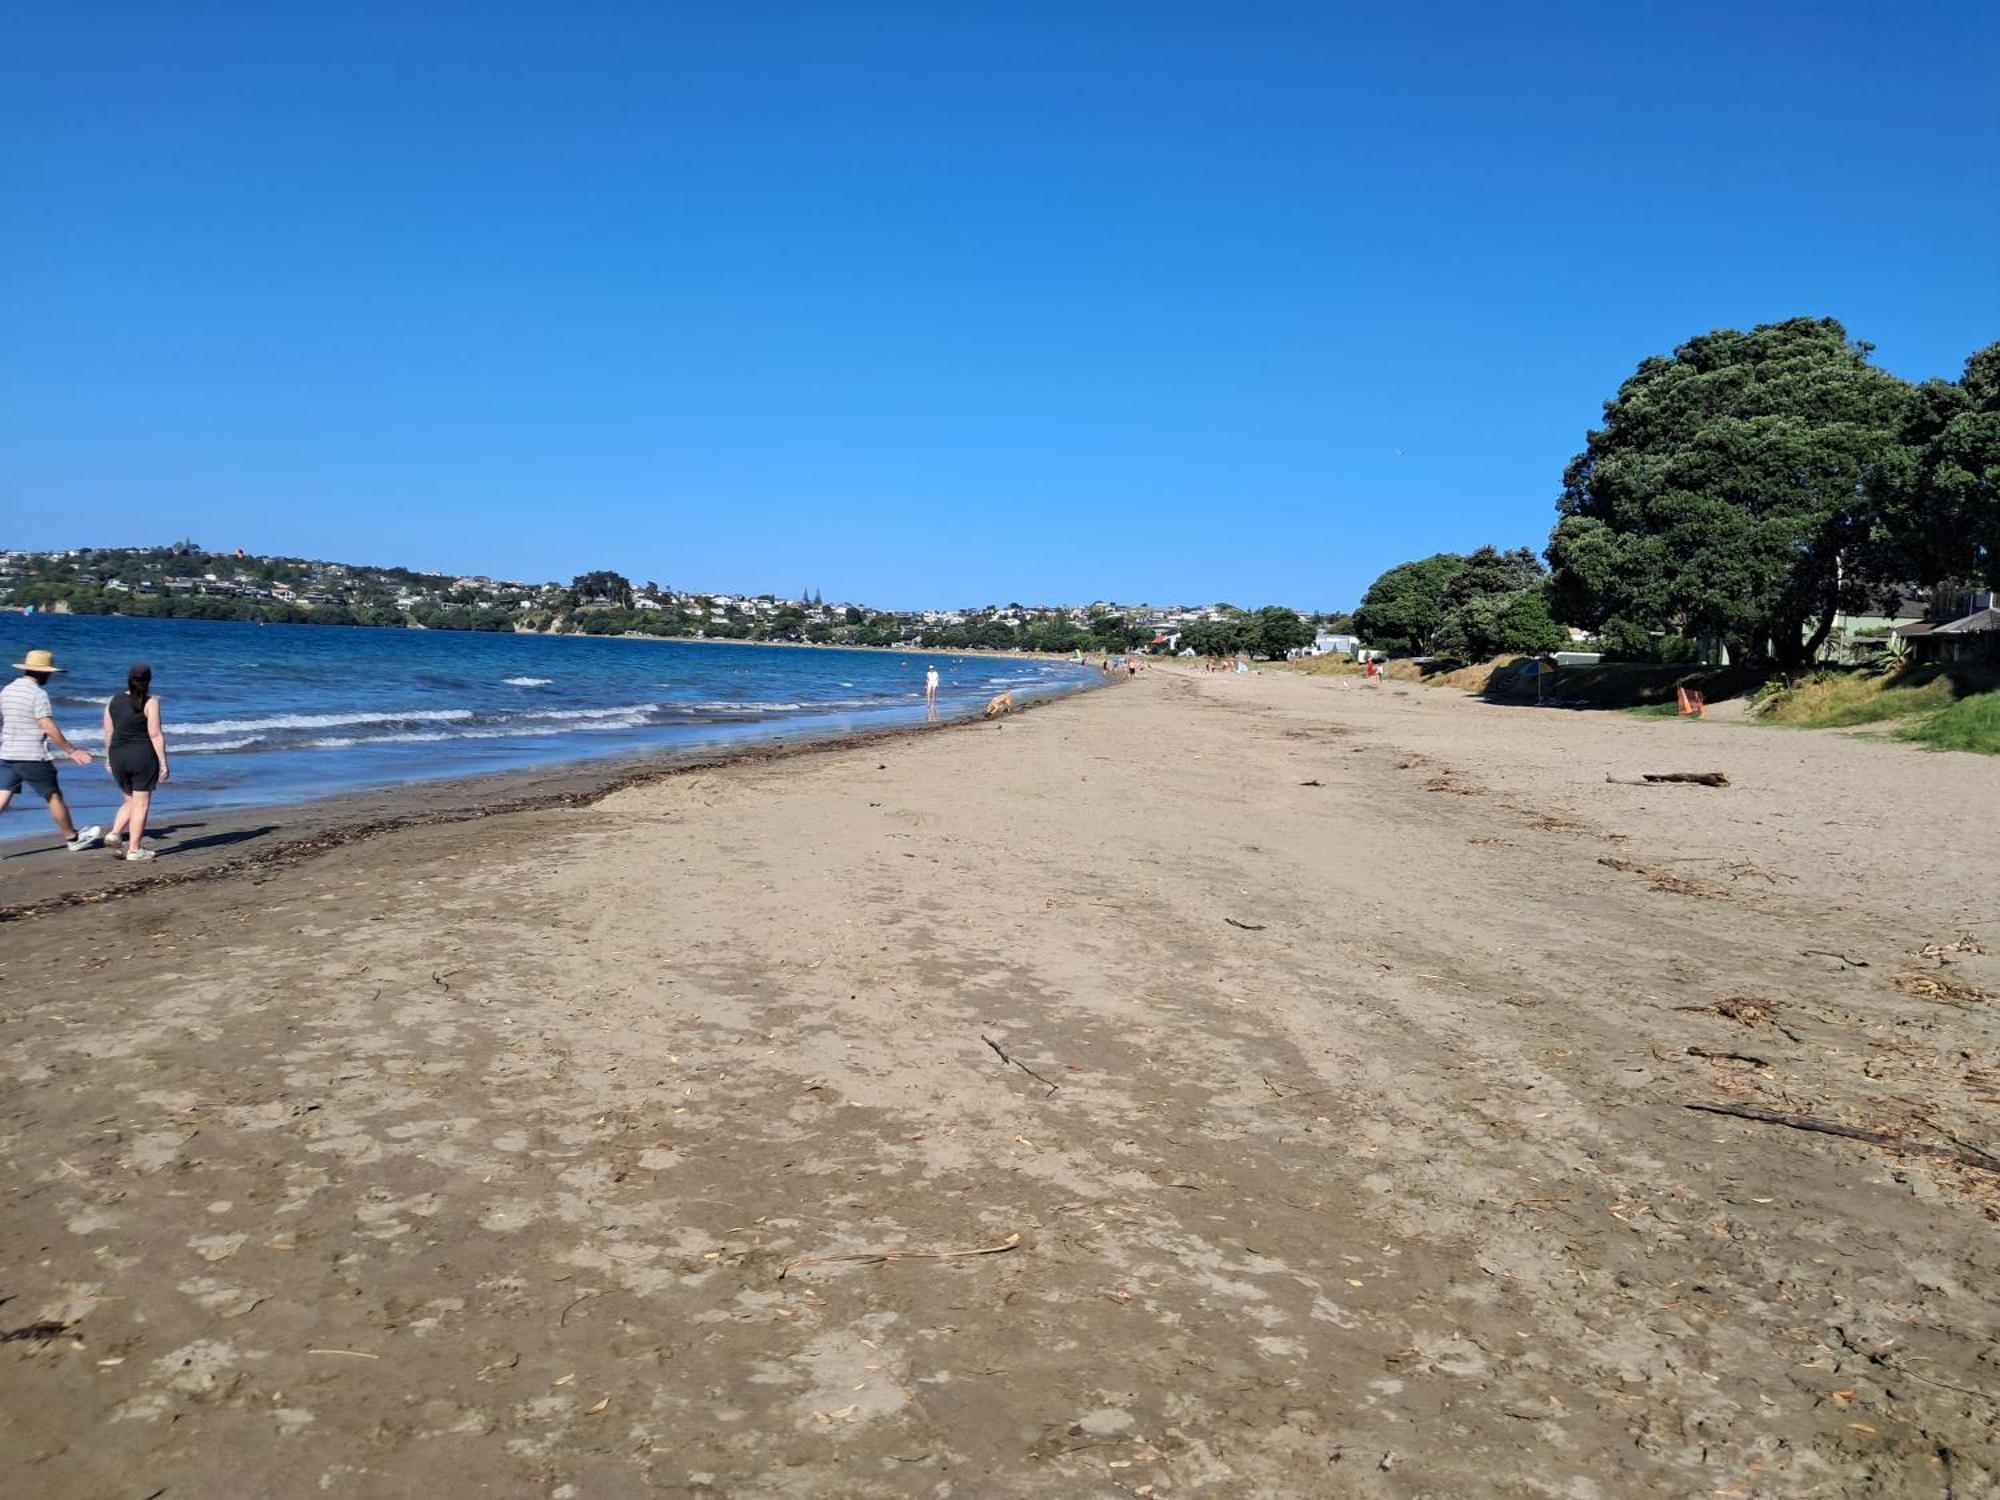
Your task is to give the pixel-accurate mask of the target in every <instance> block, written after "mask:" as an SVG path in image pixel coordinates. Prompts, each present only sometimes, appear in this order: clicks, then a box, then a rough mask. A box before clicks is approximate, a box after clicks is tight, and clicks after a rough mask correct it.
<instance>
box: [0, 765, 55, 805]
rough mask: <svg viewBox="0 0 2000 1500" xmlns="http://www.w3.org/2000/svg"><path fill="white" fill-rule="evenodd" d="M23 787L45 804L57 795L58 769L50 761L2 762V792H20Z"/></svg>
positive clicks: (0, 768) (0, 778) (0, 790)
mask: <svg viewBox="0 0 2000 1500" xmlns="http://www.w3.org/2000/svg"><path fill="white" fill-rule="evenodd" d="M22 787H26V788H27V789H28V790H29V791H31V792H33V793H35V794H36V795H37V796H39V797H40V798H41V799H42V800H43V801H44V802H46V801H48V799H49V798H51V797H53V796H55V795H56V793H57V791H59V790H60V788H59V787H58V786H57V785H56V767H55V762H54V761H49V760H0V792H18V791H20V790H21V788H22Z"/></svg>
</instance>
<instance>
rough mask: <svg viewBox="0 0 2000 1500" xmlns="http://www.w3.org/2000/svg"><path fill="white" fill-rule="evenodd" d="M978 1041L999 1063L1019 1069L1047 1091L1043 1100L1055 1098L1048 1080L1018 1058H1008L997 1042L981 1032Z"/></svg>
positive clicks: (1054, 1088) (1053, 1087) (1051, 1084)
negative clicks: (988, 1048) (987, 1048)
mask: <svg viewBox="0 0 2000 1500" xmlns="http://www.w3.org/2000/svg"><path fill="white" fill-rule="evenodd" d="M979 1040H980V1041H982V1042H984V1043H986V1045H987V1046H989V1047H991V1048H992V1049H993V1052H994V1055H995V1056H996V1057H998V1058H999V1059H1000V1061H1002V1062H1003V1063H1006V1064H1007V1066H1008V1067H1010V1068H1019V1069H1020V1070H1021V1071H1022V1072H1023V1073H1026V1074H1027V1075H1028V1076H1029V1077H1030V1078H1032V1079H1034V1080H1035V1082H1037V1083H1039V1084H1041V1085H1042V1086H1043V1087H1045V1088H1046V1089H1048V1093H1047V1094H1045V1095H1043V1096H1042V1097H1043V1098H1049V1099H1052V1098H1054V1097H1055V1092H1056V1086H1055V1085H1054V1084H1053V1083H1050V1082H1049V1081H1048V1079H1046V1078H1044V1077H1042V1075H1041V1074H1039V1073H1037V1072H1036V1071H1035V1070H1034V1069H1033V1068H1031V1067H1029V1066H1028V1065H1027V1064H1026V1063H1024V1062H1022V1061H1021V1060H1020V1059H1019V1058H1018V1057H1009V1056H1008V1055H1007V1050H1006V1048H1004V1047H1002V1046H1001V1045H1000V1044H999V1043H998V1042H996V1041H994V1040H993V1038H992V1037H990V1036H987V1035H986V1034H985V1033H984V1032H982V1033H980V1037H979Z"/></svg>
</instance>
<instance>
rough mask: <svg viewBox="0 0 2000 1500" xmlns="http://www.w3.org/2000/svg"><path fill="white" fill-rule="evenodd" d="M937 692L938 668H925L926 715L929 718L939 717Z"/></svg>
mask: <svg viewBox="0 0 2000 1500" xmlns="http://www.w3.org/2000/svg"><path fill="white" fill-rule="evenodd" d="M937 693H938V669H937V668H936V667H927V668H925V670H924V717H925V718H927V719H935V718H936V717H937Z"/></svg>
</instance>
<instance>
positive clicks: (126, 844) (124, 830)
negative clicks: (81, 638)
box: [104, 662, 167, 859]
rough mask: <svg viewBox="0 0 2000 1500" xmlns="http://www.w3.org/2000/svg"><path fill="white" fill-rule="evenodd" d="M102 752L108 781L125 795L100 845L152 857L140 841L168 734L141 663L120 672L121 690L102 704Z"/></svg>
mask: <svg viewBox="0 0 2000 1500" xmlns="http://www.w3.org/2000/svg"><path fill="white" fill-rule="evenodd" d="M104 750H105V754H104V758H105V760H107V761H108V762H110V765H111V779H112V780H113V781H115V782H117V783H118V790H119V791H121V792H123V793H124V794H125V805H124V806H123V807H121V808H119V809H118V816H117V817H116V818H114V819H112V821H111V834H110V837H108V838H107V839H105V841H104V843H105V847H107V848H108V849H110V850H111V851H112V852H113V853H118V852H121V851H120V845H121V843H122V845H123V850H122V852H123V853H124V855H125V857H126V858H127V859H151V858H153V851H152V850H151V849H148V848H146V847H145V846H144V844H143V843H141V842H140V841H141V840H142V839H144V838H145V836H146V817H147V815H148V814H149V813H150V812H151V811H152V808H153V792H154V790H155V789H156V788H157V787H158V786H159V784H160V783H161V782H163V781H165V780H166V779H167V736H166V731H165V730H163V729H162V728H161V727H160V700H159V699H158V698H155V697H154V696H153V669H152V668H151V667H149V666H147V665H146V664H145V663H144V662H140V663H138V664H137V665H136V666H134V667H133V668H132V670H131V671H129V672H127V673H126V674H125V691H124V692H122V693H118V694H116V695H115V696H113V698H112V699H111V701H110V702H109V703H107V704H105V705H104Z"/></svg>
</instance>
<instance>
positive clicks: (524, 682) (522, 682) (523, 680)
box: [500, 677, 555, 687]
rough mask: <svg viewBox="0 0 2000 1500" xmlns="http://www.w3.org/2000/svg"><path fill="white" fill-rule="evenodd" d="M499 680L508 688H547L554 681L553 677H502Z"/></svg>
mask: <svg viewBox="0 0 2000 1500" xmlns="http://www.w3.org/2000/svg"><path fill="white" fill-rule="evenodd" d="M500 680H501V681H502V682H504V683H505V684H506V685H507V686H508V687H547V686H548V685H549V684H550V683H552V682H554V681H555V679H554V678H553V677H503V678H501V679H500Z"/></svg>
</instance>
